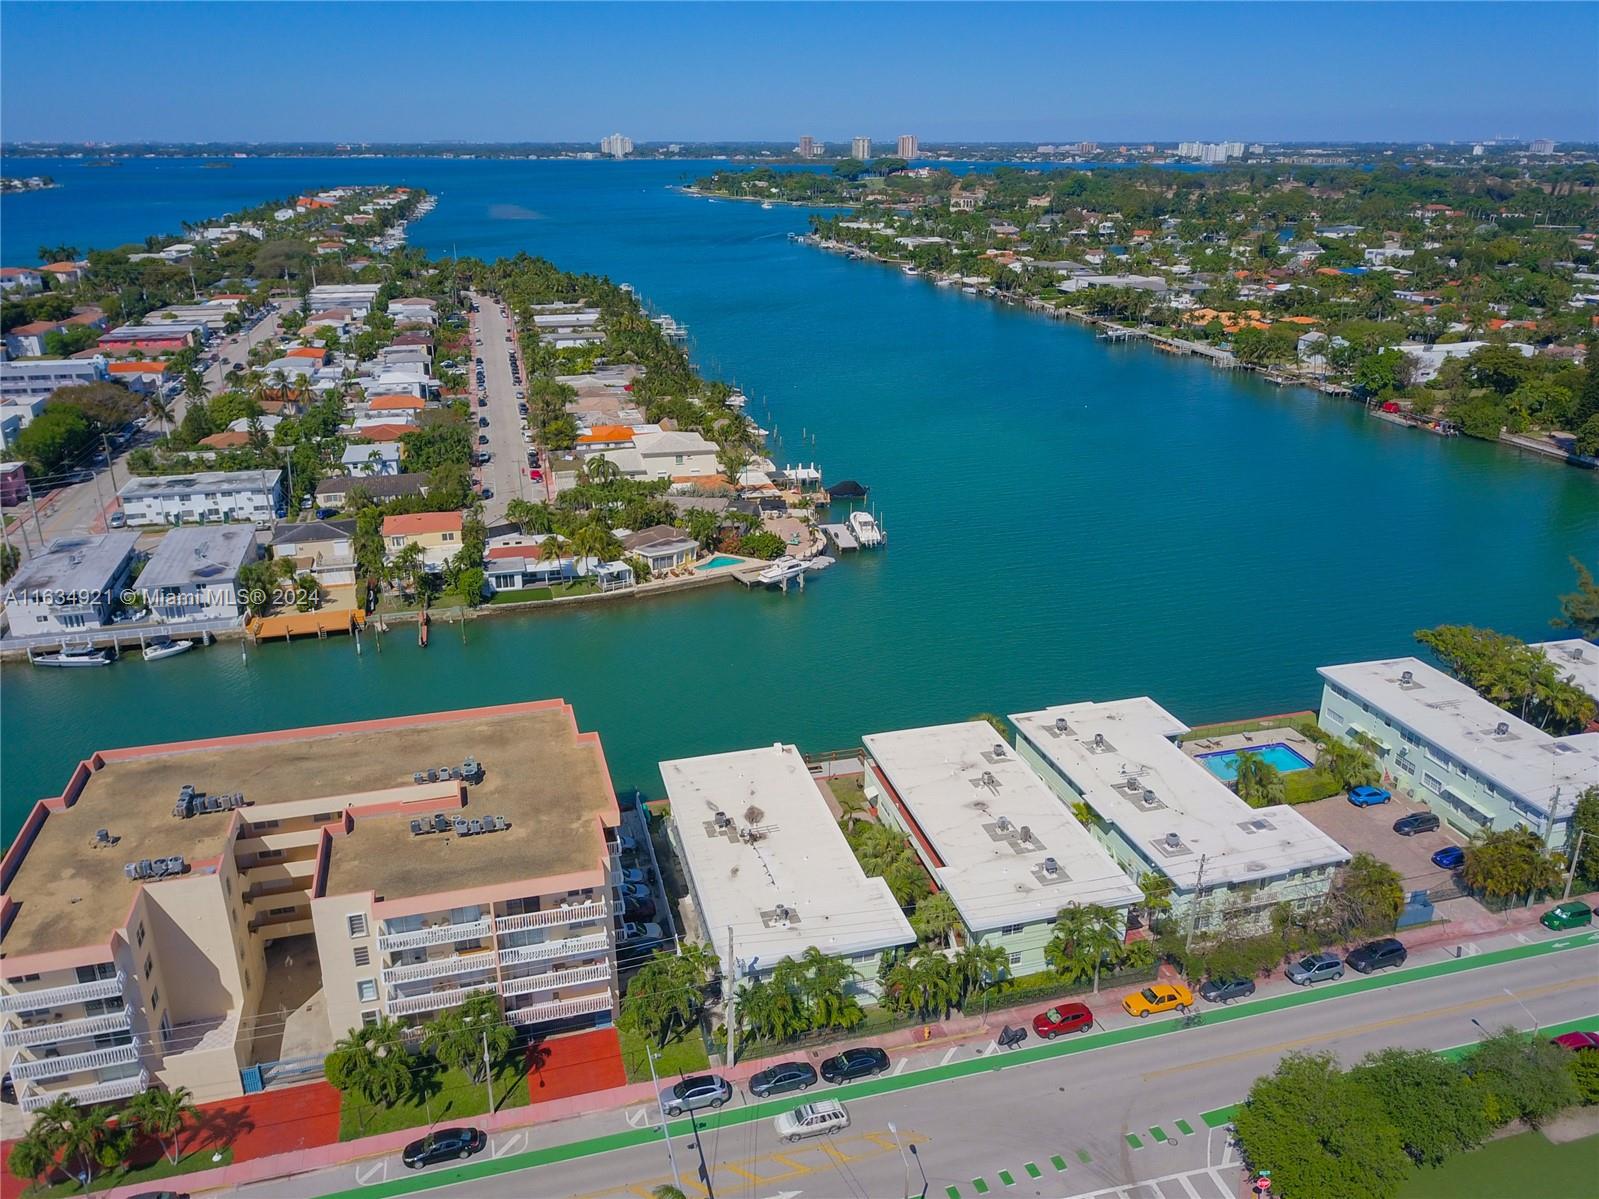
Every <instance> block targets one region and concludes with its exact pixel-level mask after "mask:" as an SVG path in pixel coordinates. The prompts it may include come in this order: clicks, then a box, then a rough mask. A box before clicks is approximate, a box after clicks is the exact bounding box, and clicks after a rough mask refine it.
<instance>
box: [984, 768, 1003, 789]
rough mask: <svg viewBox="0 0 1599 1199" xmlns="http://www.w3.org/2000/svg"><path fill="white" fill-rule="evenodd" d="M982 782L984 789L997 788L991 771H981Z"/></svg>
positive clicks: (997, 781)
mask: <svg viewBox="0 0 1599 1199" xmlns="http://www.w3.org/2000/svg"><path fill="white" fill-rule="evenodd" d="M982 782H983V786H985V787H997V786H999V780H998V779H997V778H995V777H994V772H993V771H992V770H985V771H983V779H982Z"/></svg>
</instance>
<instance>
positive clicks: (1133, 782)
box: [1127, 778, 1141, 791]
mask: <svg viewBox="0 0 1599 1199" xmlns="http://www.w3.org/2000/svg"><path fill="white" fill-rule="evenodd" d="M1140 786H1141V784H1140V783H1139V781H1138V780H1137V779H1135V778H1129V779H1128V780H1127V789H1128V790H1129V791H1137V790H1138V788H1139V787H1140Z"/></svg>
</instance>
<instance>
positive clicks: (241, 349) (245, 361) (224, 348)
mask: <svg viewBox="0 0 1599 1199" xmlns="http://www.w3.org/2000/svg"><path fill="white" fill-rule="evenodd" d="M298 304H299V301H298V300H293V299H288V300H275V301H273V306H272V309H271V311H269V312H268V313H267V315H266V316H264V317H262V318H261V320H260V321H259V322H258V323H257V324H256V325H254V326H252V327H251V328H249V329H244V330H241V331H240V332H238V333H235V334H233V335H232V336H231V337H225V338H223V339H222V340H221V341H213V342H212V343H211V344H210V345H209V346H208V347H207V348H206V353H207V356H210V355H212V354H215V355H216V356H217V361H216V362H215V364H213V365H211V366H208V367H206V369H205V375H204V378H205V385H206V389H207V390H208V391H209V392H210V393H211V394H212V395H216V394H218V393H219V392H222V391H225V390H227V372H228V369H229V368H230V367H231V366H233V365H234V364H235V363H238V364H240V365H242V366H244V367H245V368H246V369H248V367H249V365H250V363H249V355H250V350H251V348H252V347H254V346H257V345H260V344H261V343H262V342H264V341H267V340H270V339H271V338H274V337H276V336H277V335H278V333H279V331H280V330H281V329H282V326H283V314H284V313H285V312H287V311H289V309H291V308H294V307H295V306H297V305H298ZM188 403H189V401H188V400H187V398H185V397H184V396H183V395H181V394H180V395H179V396H178V397H177V398H176V399H175V400H173V401H172V419H173V421H174V422H177V421H180V420H182V419H183V414H184V412H185V411H186V410H187V408H188Z"/></svg>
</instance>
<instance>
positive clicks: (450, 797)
mask: <svg viewBox="0 0 1599 1199" xmlns="http://www.w3.org/2000/svg"><path fill="white" fill-rule="evenodd" d="M441 767H445V769H440V768H441ZM196 793H198V795H197V796H196ZM197 798H198V799H201V800H204V801H206V802H205V803H203V804H197V803H196V802H195V801H196V799H197ZM175 805H176V806H175ZM620 821H621V814H620V812H619V810H618V808H617V803H616V794H615V790H614V784H613V782H612V780H611V777H610V774H609V772H608V770H607V768H606V764H605V755H604V752H603V750H602V748H601V746H600V742H599V739H598V737H597V736H596V735H595V734H593V733H583V732H580V731H579V729H578V726H577V720H576V717H575V715H574V714H573V712H572V709H571V708H570V707H569V706H568V705H567V704H565V703H564V702H562V701H560V700H544V701H539V702H534V703H518V704H507V705H502V706H499V707H493V708H481V709H475V710H466V711H455V712H436V713H429V714H426V715H416V716H406V717H400V718H394V719H388V720H372V721H360V722H353V723H344V724H339V725H331V726H326V727H321V728H300V729H289V730H284V731H280V732H269V733H256V734H249V735H244V736H234V737H223V738H213V739H210V740H207V741H202V742H189V743H177V744H172V743H168V744H164V745H156V746H145V747H138V748H128V749H116V750H105V751H100V752H97V753H95V754H93V755H91V756H89V757H88V758H86V759H85V760H84V761H83V762H82V763H80V764H79V765H78V767H77V769H76V770H75V771H74V772H73V774H72V776H71V778H70V779H69V780H67V782H66V785H65V787H64V788H63V792H62V794H61V795H60V796H59V797H57V798H55V799H50V800H44V801H41V802H40V803H39V804H37V805H35V807H34V808H33V810H32V811H31V812H30V813H29V815H28V816H27V817H26V819H25V820H24V821H22V823H21V825H20V828H19V829H18V831H17V834H16V836H15V837H14V838H13V839H12V842H11V848H10V849H9V850H8V851H7V852H6V855H5V858H4V862H3V865H0V891H3V899H0V906H3V909H4V911H5V913H6V922H5V926H4V934H3V940H0V950H3V957H0V976H3V977H0V1066H3V1067H4V1068H5V1069H6V1070H7V1072H8V1074H9V1076H10V1078H11V1079H12V1081H13V1082H14V1083H15V1086H16V1091H17V1098H18V1101H19V1103H20V1105H21V1107H22V1108H23V1110H24V1111H28V1112H33V1111H37V1110H39V1109H40V1108H42V1107H44V1106H45V1105H47V1104H48V1103H50V1102H52V1101H53V1100H55V1099H57V1098H60V1097H62V1096H68V1097H71V1098H74V1099H76V1100H78V1101H79V1102H81V1103H84V1104H90V1103H113V1102H117V1101H119V1100H123V1099H128V1098H130V1097H132V1096H133V1095H135V1094H138V1093H139V1092H140V1091H143V1090H145V1089H146V1088H148V1087H151V1086H161V1087H166V1088H168V1089H173V1090H175V1089H176V1088H178V1087H180V1086H181V1087H186V1088H188V1090H189V1091H190V1092H191V1093H192V1094H193V1096H194V1098H195V1099H196V1100H198V1101H202V1102H204V1101H210V1100H217V1099H227V1098H235V1097H237V1096H239V1095H240V1094H242V1093H243V1092H244V1091H245V1089H246V1087H247V1086H248V1085H251V1084H248V1083H246V1082H245V1078H247V1077H249V1076H251V1075H255V1074H256V1073H257V1072H256V1071H254V1070H253V1069H252V1067H255V1066H258V1065H262V1064H266V1063H270V1062H272V1061H274V1060H276V1059H277V1058H279V1057H280V1056H282V1045H283V1043H284V1029H283V1020H284V1018H285V1017H284V1013H283V1010H282V1008H281V1005H280V1002H279V998H278V997H280V996H282V995H286V994H287V995H295V996H299V997H302V998H303V999H304V1000H308V1001H309V1002H308V1003H306V1004H305V1006H304V1007H302V1008H301V1009H300V1011H299V1017H303V1019H300V1022H299V1023H298V1024H296V1025H295V1027H294V1030H293V1031H294V1033H295V1035H296V1036H297V1037H298V1038H300V1040H299V1042H298V1043H299V1044H300V1046H301V1048H300V1049H299V1050H298V1052H299V1053H300V1054H302V1055H304V1056H306V1057H308V1058H317V1057H320V1056H322V1055H323V1054H325V1053H327V1052H328V1051H329V1050H330V1049H331V1048H332V1047H333V1043H334V1041H335V1040H336V1039H337V1038H338V1037H341V1036H343V1035H345V1034H346V1033H347V1032H348V1031H349V1030H351V1029H352V1028H360V1027H361V1026H362V1025H363V1024H369V1023H373V1022H375V1021H377V1020H379V1019H383V1018H390V1019H394V1020H397V1021H399V1022H400V1023H401V1024H403V1025H407V1026H415V1025H417V1024H419V1023H420V1022H422V1021H424V1020H427V1019H429V1018H431V1017H433V1016H435V1015H437V1014H438V1013H440V1012H443V1011H447V1010H449V1009H451V1008H453V1007H456V1006H457V1005H459V1004H461V1003H463V1002H464V1001H465V1000H467V999H468V998H469V997H471V996H473V995H476V994H479V993H483V994H488V995H490V996H492V997H493V999H494V1005H495V1011H496V1015H497V1017H498V1018H502V1019H504V1020H505V1021H507V1022H509V1023H511V1024H513V1025H515V1026H516V1027H517V1028H518V1029H519V1030H520V1031H521V1032H522V1033H523V1034H524V1035H525V1036H527V1037H528V1038H530V1039H539V1040H542V1039H543V1038H545V1037H547V1036H549V1035H550V1034H552V1033H558V1032H561V1031H565V1030H570V1029H574V1028H589V1027H594V1026H597V1025H598V1026H603V1025H609V1024H610V1023H612V1021H613V1019H614V1017H615V1014H616V1001H617V993H618V988H617V959H616V941H617V934H616V929H615V923H614V920H613V901H612V893H613V884H614V883H615V881H616V878H617V871H618V869H619V866H620V860H621V859H620V854H619V847H618V844H617V834H616V829H617V827H618V825H619V824H620ZM296 1002H298V1000H297V1001H296ZM291 1007H292V1005H291ZM297 1018H298V1017H294V1016H291V1017H290V1019H291V1020H294V1019H297Z"/></svg>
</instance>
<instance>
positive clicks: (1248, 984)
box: [1199, 978, 1255, 1003]
mask: <svg viewBox="0 0 1599 1199" xmlns="http://www.w3.org/2000/svg"><path fill="white" fill-rule="evenodd" d="M1254 993H1255V980H1254V979H1252V978H1207V979H1206V980H1205V981H1204V982H1202V983H1200V984H1199V997H1200V998H1201V999H1203V1000H1204V1001H1205V1002H1206V1003H1231V1002H1232V1001H1233V1000H1235V999H1248V998H1249V997H1250V996H1251V995H1253V994H1254Z"/></svg>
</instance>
